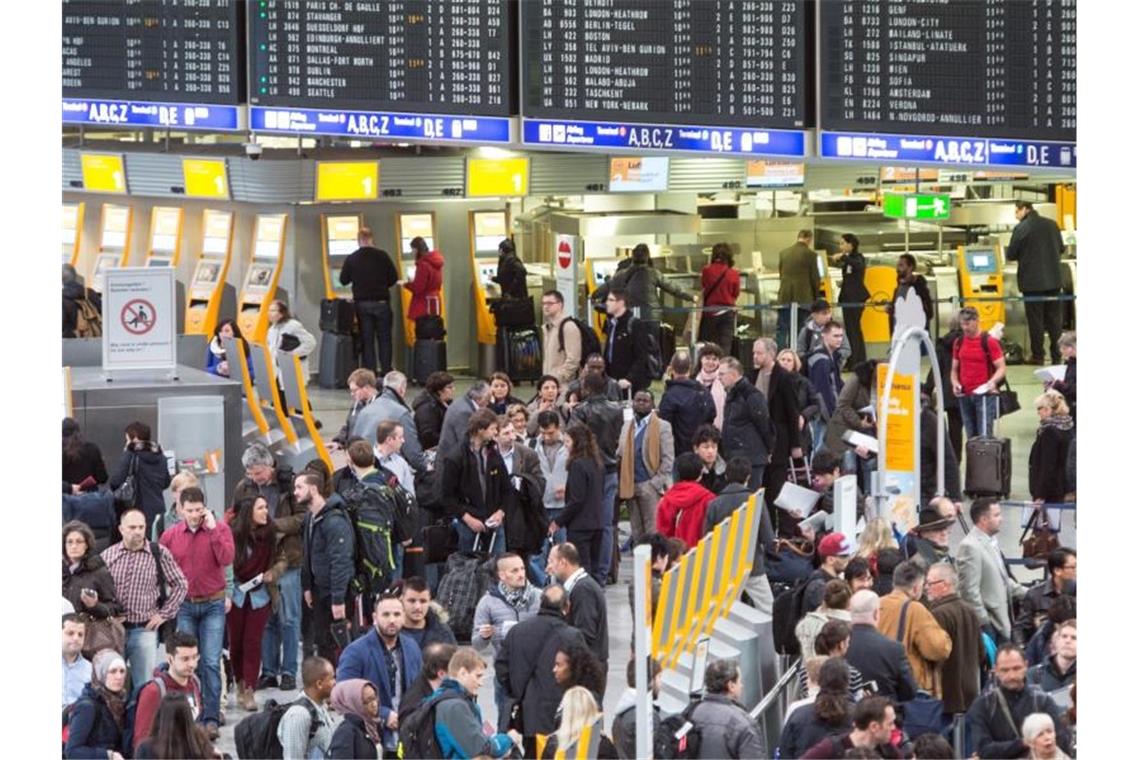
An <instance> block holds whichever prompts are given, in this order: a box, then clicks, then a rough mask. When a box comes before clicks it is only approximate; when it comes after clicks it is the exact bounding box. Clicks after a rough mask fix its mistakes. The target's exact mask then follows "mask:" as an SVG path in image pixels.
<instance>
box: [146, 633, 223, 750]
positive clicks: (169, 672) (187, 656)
mask: <svg viewBox="0 0 1140 760" xmlns="http://www.w3.org/2000/svg"><path fill="white" fill-rule="evenodd" d="M198 659H199V657H198V639H196V638H194V634H192V633H186V632H185V631H176V632H175V633H172V634H171V635H170V636H169V637H167V639H166V664H165V665H162V666H160V667H157V668H155V669H154V679H153V680H151V681H148V682H147V683H146V684H145V685H144V686H143V687H142V689H140V690H139V695H138V706H137V708H136V709H135V725H134V733H133V737H134V740H133V742H132V746H134V747H137V746H139V744H141V743H142V741H143V739H146V738H147V737H148V736H150V728H151V724H152V723H154V716H155V714H157V713H158V706H159V704H161V703H162V698H163V697H165V696H166V695H167V694H183V695H185V697H186V699H187V701H188V702H189V703H190V709H191V710H192V711H193V712H194V717H195V719H197V717H198V716H199V715H200V714H201V712H202V688H201V686H199V684H198V679H197V677H196V676H195V675H194V671H195V670H196V669H197V667H198ZM214 738H216V737H214Z"/></svg>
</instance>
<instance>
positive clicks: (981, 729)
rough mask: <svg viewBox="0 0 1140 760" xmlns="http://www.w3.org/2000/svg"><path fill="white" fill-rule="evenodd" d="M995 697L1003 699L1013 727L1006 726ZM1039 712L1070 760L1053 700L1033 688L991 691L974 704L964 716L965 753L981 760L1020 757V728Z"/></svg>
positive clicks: (1067, 741) (1022, 750)
mask: <svg viewBox="0 0 1140 760" xmlns="http://www.w3.org/2000/svg"><path fill="white" fill-rule="evenodd" d="M999 695H1000V696H1001V697H1005V701H1006V706H1007V707H1009V713H1010V717H1012V718H1013V721H1014V723H1015V724H1016V725H1010V722H1009V718H1007V717H1006V716H1005V711H1004V710H1002V707H1001V704H1000V702H999ZM1039 712H1043V713H1047V714H1048V715H1049V717H1051V718H1052V719H1053V727H1054V730H1055V731H1056V732H1057V747H1059V748H1060V750H1061V751H1062V752H1064V753H1065V754H1066V755H1069V756H1072V754H1073V748H1072V744H1071V742H1070V737H1069V730H1068V720H1067V719H1066V718H1065V717H1064V714H1063V713H1062V712H1061V708H1059V707H1057V703H1056V702H1054V701H1053V698H1052V697H1050V696H1049V695H1048V694H1046V693H1045V692H1044V691H1042V690H1041V689H1040V688H1039V687H1037V686H1026V687H1025V688H1024V689H1022V690H1021V691H1009V690H1007V689H1002V688H1001V687H994V688H992V689H990V690H989V691H987V692H986V693H984V694H982V695H981V696H980V697H978V698H977V699H976V700H974V704H972V705H970V709H969V711H968V712H967V713H966V720H967V721H969V724H970V734H971V736H972V737H973V741H974V746H973V747H972V748H967V749H966V751H967V752H971V751H972V752H973V753H976V754H978V755H980V756H982V757H985V758H991V757H999V758H1000V757H1024V756H1025V742H1023V741H1022V739H1021V724H1022V722H1023V721H1024V720H1025V719H1026V718H1027V717H1028V716H1030V715H1032V714H1033V713H1039Z"/></svg>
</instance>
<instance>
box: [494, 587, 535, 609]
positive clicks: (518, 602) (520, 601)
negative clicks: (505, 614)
mask: <svg viewBox="0 0 1140 760" xmlns="http://www.w3.org/2000/svg"><path fill="white" fill-rule="evenodd" d="M529 589H530V582H529V581H528V582H527V583H525V584H524V585H523V587H522V588H518V589H514V588H511V587H510V586H508V585H507V584H505V583H503V582H502V581H499V593H500V594H502V595H503V600H504V601H505V602H506V603H507V604H509V605H510V606H511V607H513V608H515V609H516V610H521V609H522V608H523V607H524V606H526V592H527V591H528V590H529Z"/></svg>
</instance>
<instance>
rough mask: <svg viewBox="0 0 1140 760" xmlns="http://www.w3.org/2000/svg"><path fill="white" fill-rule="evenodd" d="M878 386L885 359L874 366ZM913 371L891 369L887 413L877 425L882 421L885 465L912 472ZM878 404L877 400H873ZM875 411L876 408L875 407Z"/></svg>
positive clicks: (915, 411)
mask: <svg viewBox="0 0 1140 760" xmlns="http://www.w3.org/2000/svg"><path fill="white" fill-rule="evenodd" d="M878 373H879V383H878V387H879V388H880V389H882V388H884V387H885V386H886V383H887V363H886V362H881V363H880V364H879V366H878ZM917 379H918V377H917V375H904V374H902V373H899V372H895V377H894V381H893V384H892V386H891V397H890V400H889V401H888V402H887V416H886V419H885V420H879V425H884V424H885V425H886V426H887V429H886V441H887V452H886V468H887V469H888V470H895V471H901V472H913V471H914V469H915V466H916V464H915V461H914V420H915V415H917V414H918V409H916V408H915V406H916V401H915V392H914V389H915V383H916V382H917ZM876 404H881V402H876ZM876 412H878V410H876Z"/></svg>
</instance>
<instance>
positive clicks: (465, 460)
mask: <svg viewBox="0 0 1140 760" xmlns="http://www.w3.org/2000/svg"><path fill="white" fill-rule="evenodd" d="M486 452H487V453H486V457H487V460H486V476H485V480H486V484H485V485H483V484H481V483H480V480H479V463H478V462H477V461H476V459H475V457H476V454H475V452H473V451H472V450H471V446H470V444H469V443H467V442H464V443H463V445H462V448H461V449H460V450H459V451H457V452H455V453H454V454H452V455H450V456H448V457H446V458H444V460H443V464H442V472H441V473H440V478H441V484H440V487H441V492H442V498H441V499H440V502H441V503H442V504H443V506H444V509H445V511H446V513H447V514H448V515H451V516H452V517H457V518H462V517H463V514H464V513H467V514H470V515H471V516H472V517H476V518H478V519H480V520H486V519H487V518H488V517H490V516H491V515H492V514H494V513H495V511H496V510H499V509H502V510H503V511H504V512H506V502H507V491H508V489H509V488H510V485H509V484H508V479H509V475H510V474H509V473H508V472H507V468H506V465H505V464H504V463H503V458H502V457H501V456H499V452H498V449H497V447H495V446H494V445H492V446H489V447H487V449H486ZM478 456H484V453H483V452H480V453H479V455H478Z"/></svg>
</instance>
